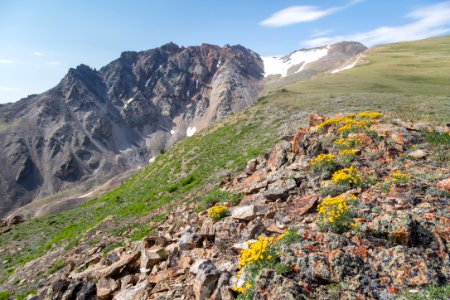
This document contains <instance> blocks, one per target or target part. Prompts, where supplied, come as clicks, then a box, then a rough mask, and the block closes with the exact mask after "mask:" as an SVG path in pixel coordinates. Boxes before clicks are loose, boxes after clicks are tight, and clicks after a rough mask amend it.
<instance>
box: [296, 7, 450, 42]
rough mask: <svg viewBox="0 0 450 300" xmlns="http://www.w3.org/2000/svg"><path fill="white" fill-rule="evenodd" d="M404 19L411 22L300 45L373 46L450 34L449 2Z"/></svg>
mask: <svg viewBox="0 0 450 300" xmlns="http://www.w3.org/2000/svg"><path fill="white" fill-rule="evenodd" d="M406 17H408V18H409V19H412V20H413V22H411V23H408V24H405V25H402V26H382V27H378V28H375V29H373V30H370V31H366V32H359V33H354V34H349V35H337V36H332V37H319V38H315V39H311V40H307V41H304V42H303V43H302V44H303V46H306V47H317V46H322V45H326V44H332V43H336V42H340V41H358V42H361V43H363V44H364V45H366V46H373V45H379V44H385V43H394V42H399V41H412V40H419V39H424V38H427V37H431V36H437V35H442V34H446V33H449V32H450V1H445V2H441V3H438V4H434V5H430V6H426V7H422V8H420V9H416V10H414V11H412V12H410V13H409V14H408V15H407V16H406Z"/></svg>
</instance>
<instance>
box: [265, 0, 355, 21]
mask: <svg viewBox="0 0 450 300" xmlns="http://www.w3.org/2000/svg"><path fill="white" fill-rule="evenodd" d="M360 2H362V0H353V1H350V2H349V3H348V4H347V5H344V6H335V7H330V8H319V7H317V6H309V5H305V6H301V5H299V6H291V7H288V8H285V9H283V10H280V11H278V12H276V13H274V14H273V15H271V16H270V17H269V18H267V19H265V20H263V21H262V22H260V23H259V24H260V25H262V26H267V27H282V26H288V25H292V24H297V23H305V22H312V21H315V20H318V19H320V18H323V17H326V16H328V15H331V14H334V13H336V12H338V11H340V10H343V9H346V8H348V7H350V6H352V5H355V4H357V3H360Z"/></svg>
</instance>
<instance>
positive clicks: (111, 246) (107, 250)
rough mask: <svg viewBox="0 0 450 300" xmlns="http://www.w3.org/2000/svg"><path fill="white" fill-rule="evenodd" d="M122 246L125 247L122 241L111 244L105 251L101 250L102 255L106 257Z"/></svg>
mask: <svg viewBox="0 0 450 300" xmlns="http://www.w3.org/2000/svg"><path fill="white" fill-rule="evenodd" d="M124 245H125V243H124V242H123V241H120V242H117V243H113V244H111V245H109V246H107V247H106V248H105V249H103V251H102V253H103V255H107V254H108V253H109V252H111V251H112V250H114V249H116V248H119V247H123V246H124Z"/></svg>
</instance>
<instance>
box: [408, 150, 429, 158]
mask: <svg viewBox="0 0 450 300" xmlns="http://www.w3.org/2000/svg"><path fill="white" fill-rule="evenodd" d="M427 155H428V153H427V152H426V151H425V150H421V149H418V150H415V151H413V152H411V153H409V154H408V156H409V157H412V158H415V159H423V158H425V157H427Z"/></svg>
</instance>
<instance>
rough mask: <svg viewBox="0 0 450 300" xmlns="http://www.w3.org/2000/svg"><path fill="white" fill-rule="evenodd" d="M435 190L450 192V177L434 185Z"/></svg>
mask: <svg viewBox="0 0 450 300" xmlns="http://www.w3.org/2000/svg"><path fill="white" fill-rule="evenodd" d="M436 188H438V189H439V190H443V191H447V192H450V177H448V178H446V179H443V180H441V181H439V182H438V183H437V184H436Z"/></svg>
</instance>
